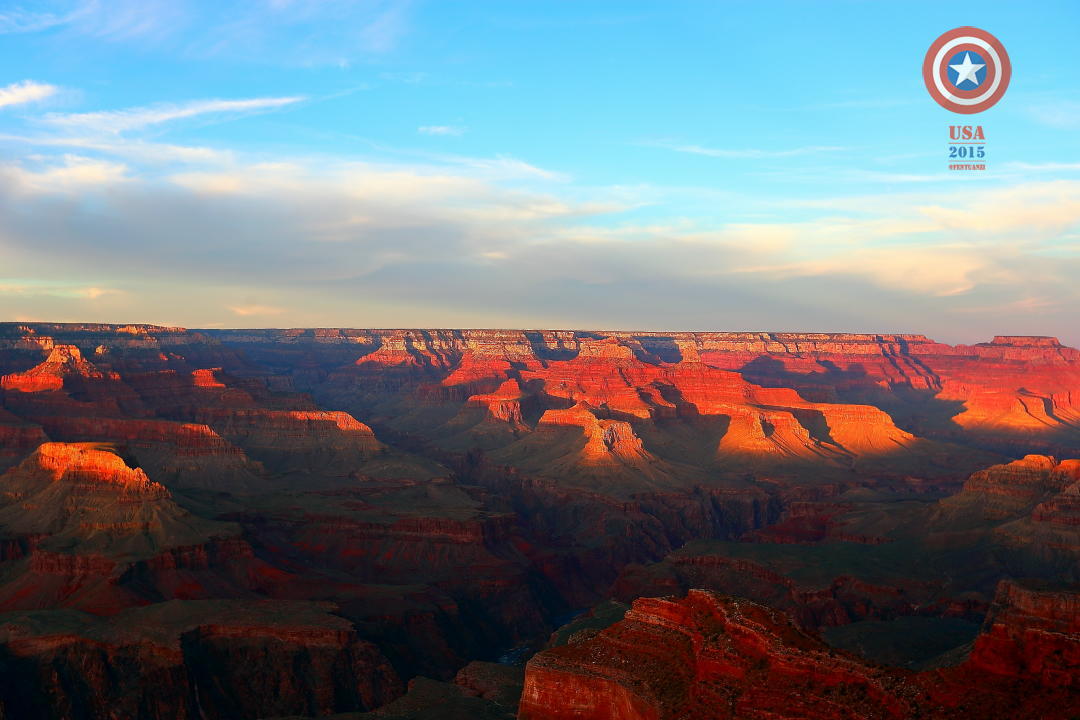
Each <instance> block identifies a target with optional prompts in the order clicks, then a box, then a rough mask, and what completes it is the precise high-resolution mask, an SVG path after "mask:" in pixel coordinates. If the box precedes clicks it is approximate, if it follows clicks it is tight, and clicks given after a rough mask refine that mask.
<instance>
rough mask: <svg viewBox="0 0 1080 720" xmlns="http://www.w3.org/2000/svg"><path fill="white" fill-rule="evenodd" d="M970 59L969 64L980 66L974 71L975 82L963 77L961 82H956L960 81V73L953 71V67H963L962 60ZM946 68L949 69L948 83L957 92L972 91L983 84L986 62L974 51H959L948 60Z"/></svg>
mask: <svg viewBox="0 0 1080 720" xmlns="http://www.w3.org/2000/svg"><path fill="white" fill-rule="evenodd" d="M965 57H970V58H971V63H972V64H974V65H982V67H981V68H979V69H978V70H976V71H975V73H974V76H975V80H974V81H972V79H971V78H970V77H965V78H964V81H963V82H959V83H958V82H957V80H959V79H960V73H959V72H957V71H956V70H954V69H953V65H963V64H964V58H965ZM946 67H948V69H949V75H948V77H949V82H951V83H952V84H953V85H954V86H955V87H956V88H957V89H958V90H974V89H975V88H977V87H980V86H981V85H982V84H983V81H984V80H986V60H984V59H983V56H982V55H980V54H979V53H977V52H975V51H974V50H961V51H960V52H958V53H956V54H955V55H953V56H952V57H951V58H949V61H948V63H946Z"/></svg>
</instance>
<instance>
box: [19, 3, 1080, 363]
mask: <svg viewBox="0 0 1080 720" xmlns="http://www.w3.org/2000/svg"><path fill="white" fill-rule="evenodd" d="M964 25H972V26H976V27H979V28H982V29H984V30H987V31H989V32H991V33H993V34H994V35H995V36H996V37H997V38H998V39H999V40H1000V41H1001V42H1002V43H1003V44H1004V46H1005V48H1006V49H1007V51H1008V53H1009V56H1010V57H1011V60H1012V68H1013V75H1012V82H1011V84H1010V87H1009V89H1008V91H1007V92H1006V94H1005V96H1004V98H1003V99H1002V100H1001V101H1000V102H999V103H998V104H997V105H996V106H994V107H993V108H991V109H989V110H987V111H985V112H982V113H979V114H976V115H957V114H953V113H951V112H949V111H947V110H945V109H944V108H942V107H940V106H939V105H937V104H936V103H935V102H934V101H933V100H932V99H931V97H930V96H929V94H928V93H927V90H926V88H925V86H924V84H923V80H922V74H921V68H922V62H923V56H924V54H925V53H926V50H927V48H928V47H929V46H930V44H931V43H932V42H933V40H934V39H935V38H937V37H938V36H939V35H940V34H942V33H944V32H945V31H947V30H950V29H952V28H955V27H959V26H964ZM1078 32H1080V4H1077V3H1075V2H1071V1H1063V2H1044V3H1015V2H1000V3H995V2H981V3H976V4H970V3H941V2H905V3H880V2H854V1H852V2H839V1H837V2H813V3H811V2H803V1H798V2H783V1H774V2H769V3H761V2H734V1H730V2H721V1H713V2H679V1H673V2H663V3H660V2H635V1H634V0H622V1H620V2H601V1H599V0H597V1H593V2H571V1H569V0H565V1H562V0H548V1H547V2H529V1H527V0H521V1H520V2H517V1H516V2H504V1H493V2H484V1H479V0H478V1H475V2H434V1H432V2H423V1H422V0H415V1H412V2H409V1H397V0H361V1H354V2H344V1H339V0H247V1H245V2H235V3H223V2H195V1H192V0H55V1H49V0H45V1H43V2H37V3H30V2H27V3H20V2H18V1H16V2H14V3H12V2H10V1H9V0H2V2H0V320H16V321H30V320H42V321H70V322H90V321H92V322H125V323H126V322H148V323H158V324H167V325H180V326H186V327H194V328H199V327H204V328H212V327H432V328H433V327H454V328H465V327H480V328H483V327H513V328H537V327H545V328H571V329H642V330H649V329H655V330H773V331H815V332H915V333H925V334H927V335H930V336H931V337H934V338H935V339H938V340H941V341H945V342H975V341H983V340H988V339H990V337H992V336H993V335H995V334H1037V335H1056V336H1058V337H1060V338H1061V339H1062V340H1063V341H1065V342H1068V343H1070V344H1073V345H1080V309H1078V308H1080V282H1077V278H1080V43H1077V42H1076V41H1075V38H1076V36H1077V34H1078ZM967 124H978V125H981V126H983V128H984V132H985V134H986V152H987V159H986V162H987V170H986V171H983V172H957V171H950V170H948V160H947V158H946V152H947V143H948V140H949V137H948V136H949V126H950V125H967Z"/></svg>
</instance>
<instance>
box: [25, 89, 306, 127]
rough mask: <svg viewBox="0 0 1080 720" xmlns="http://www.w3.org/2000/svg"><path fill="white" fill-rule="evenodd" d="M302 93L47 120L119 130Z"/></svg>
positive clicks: (267, 104) (254, 106)
mask: <svg viewBox="0 0 1080 720" xmlns="http://www.w3.org/2000/svg"><path fill="white" fill-rule="evenodd" d="M304 99H305V98H304V97H303V96H292V97H265V98H248V99H244V100H195V101H192V102H188V103H183V104H161V105H151V106H146V107H136V108H129V109H126V110H105V111H101V112H89V113H50V114H48V115H46V116H45V118H44V121H45V122H46V123H48V124H50V125H53V126H55V127H59V128H65V129H68V130H78V131H84V132H96V133H102V134H110V133H111V134H120V133H123V132H128V131H131V130H139V129H142V128H145V127H148V126H151V125H160V124H162V123H167V122H172V121H174V120H182V119H185V118H192V117H197V116H200V115H221V114H237V113H251V112H258V111H260V110H273V109H276V108H280V107H284V106H286V105H293V104H295V103H298V102H301V101H303V100H304Z"/></svg>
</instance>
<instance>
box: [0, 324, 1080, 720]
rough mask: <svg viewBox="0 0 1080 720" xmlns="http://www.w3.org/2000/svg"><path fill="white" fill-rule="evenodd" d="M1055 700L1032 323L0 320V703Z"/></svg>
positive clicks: (1046, 457)
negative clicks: (490, 325)
mask: <svg viewBox="0 0 1080 720" xmlns="http://www.w3.org/2000/svg"><path fill="white" fill-rule="evenodd" d="M326 716H330V717H338V718H371V719H375V718H380V719H383V720H409V719H415V720H423V719H430V720H440V719H441V720H459V719H460V720H467V719H473V718H477V719H481V720H483V719H485V718H493V719H494V718H498V719H502V720H506V719H509V718H515V717H516V718H520V719H521V720H542V719H551V720H563V719H566V720H569V719H571V718H575V719H579V720H669V719H670V720H709V719H712V718H716V719H720V718H754V719H760V720H766V719H768V720H782V719H786V718H792V719H794V718H803V719H817V718H821V719H824V718H850V719H852V720H855V719H857V718H883V719H884V718H888V719H898V720H899V719H901V718H948V719H955V720H960V719H965V718H970V719H972V720H974V719H980V720H993V719H994V718H1031V719H1035V718H1060V719H1062V720H1068V719H1074V718H1080V351H1077V350H1075V349H1073V348H1069V347H1065V346H1063V345H1061V344H1060V343H1059V342H1058V341H1057V340H1056V339H1054V338H1048V337H1021V336H1003V337H997V338H994V339H993V340H991V341H989V342H985V343H979V344H975V345H957V346H951V345H945V344H941V343H937V342H934V341H933V340H930V339H928V338H926V337H923V336H921V335H872V334H866V335H856V334H795V333H749V332H748V333H721V332H672V333H660V332H622V331H618V332H615V331H595V332H581V331H542V330H537V331H520V330H351V329H314V330H312V329H295V330H187V329H183V328H170V327H157V326H147V325H86V324H83V325H76V324H55V323H0V718H7V719H12V718H78V719H85V720H96V719H98V718H109V719H112V718H146V719H148V720H159V719H160V720H166V719H168V720H187V719H189V718H190V719H193V720H194V719H199V720H217V719H219V718H221V719H224V718H252V719H254V718H286V717H289V718H313V717H326Z"/></svg>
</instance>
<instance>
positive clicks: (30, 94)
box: [0, 80, 57, 107]
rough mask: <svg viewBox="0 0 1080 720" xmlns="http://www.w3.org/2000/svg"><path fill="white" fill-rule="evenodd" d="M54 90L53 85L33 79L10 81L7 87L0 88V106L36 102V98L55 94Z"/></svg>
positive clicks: (40, 98) (55, 88) (55, 89)
mask: <svg viewBox="0 0 1080 720" xmlns="http://www.w3.org/2000/svg"><path fill="white" fill-rule="evenodd" d="M56 92H57V87H56V86H55V85H46V84H44V83H39V82H34V81H33V80H23V81H22V82H18V83H12V84H11V85H8V86H7V87H3V88H0V107H7V106H9V105H22V104H25V103H30V102H37V101H38V100H44V99H45V98H47V97H51V96H52V95H55V94H56Z"/></svg>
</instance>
